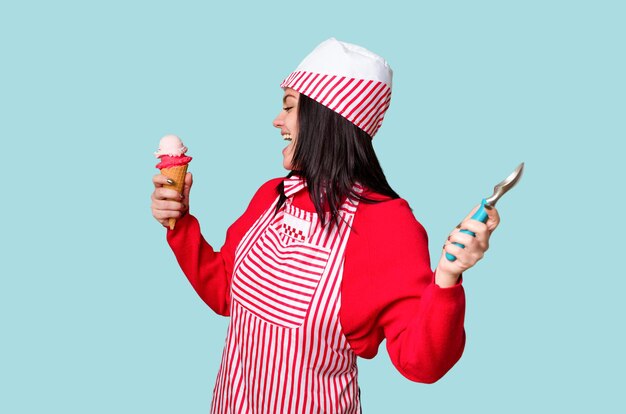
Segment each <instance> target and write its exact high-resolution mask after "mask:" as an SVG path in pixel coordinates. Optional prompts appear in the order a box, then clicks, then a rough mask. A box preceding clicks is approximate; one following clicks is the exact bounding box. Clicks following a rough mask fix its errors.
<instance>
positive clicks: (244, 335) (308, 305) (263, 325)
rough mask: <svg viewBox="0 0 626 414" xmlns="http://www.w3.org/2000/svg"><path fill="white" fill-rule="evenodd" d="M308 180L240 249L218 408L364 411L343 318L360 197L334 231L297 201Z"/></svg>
mask: <svg viewBox="0 0 626 414" xmlns="http://www.w3.org/2000/svg"><path fill="white" fill-rule="evenodd" d="M304 187H305V184H304V182H303V180H301V179H299V178H297V177H295V178H294V177H292V178H290V179H286V180H285V195H286V196H287V201H286V202H285V204H284V206H283V207H282V208H281V210H280V211H279V212H278V214H276V215H274V211H275V206H276V202H277V201H278V199H277V200H276V201H275V202H274V204H273V205H272V206H271V207H270V208H268V209H267V211H266V212H265V213H264V214H263V215H262V216H261V217H260V218H259V219H258V220H257V221H256V223H255V224H254V225H253V226H252V227H251V228H250V230H249V231H248V232H247V233H246V235H245V236H244V238H243V239H242V241H241V242H240V244H239V246H238V247H237V250H236V253H235V265H234V271H233V279H232V287H231V292H232V301H231V303H232V304H231V320H230V325H229V327H228V334H227V337H226V345H225V347H224V353H223V356H222V362H221V365H220V369H219V372H218V377H217V382H216V384H215V390H214V391H213V403H212V406H211V412H212V413H215V414H218V413H219V414H223V413H237V414H239V413H268V414H275V413H358V412H359V411H360V401H359V388H358V384H357V366H356V355H355V354H354V352H353V351H352V349H351V348H350V346H349V344H348V342H347V340H346V337H345V336H344V334H343V331H342V328H341V325H340V321H339V307H340V304H341V278H342V274H343V263H344V252H345V247H346V243H347V241H348V236H349V234H350V228H351V225H352V222H353V219H354V213H355V212H356V208H357V205H358V202H357V201H354V200H347V201H346V202H345V203H344V204H343V205H342V207H341V209H340V225H339V226H333V228H332V230H331V231H330V232H328V230H327V226H328V225H329V224H328V220H326V222H327V224H326V226H325V227H322V225H321V223H320V221H319V219H318V216H317V214H315V213H311V212H308V211H304V210H301V209H299V208H297V207H295V206H294V205H293V204H292V200H293V195H294V194H295V193H296V192H298V191H301V190H303V189H304Z"/></svg>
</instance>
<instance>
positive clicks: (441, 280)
mask: <svg viewBox="0 0 626 414" xmlns="http://www.w3.org/2000/svg"><path fill="white" fill-rule="evenodd" d="M459 277H461V275H460V274H455V273H452V272H449V271H446V270H442V269H440V268H439V267H437V269H436V270H435V284H436V285H437V286H439V287H441V288H447V287H452V286H454V285H456V284H457V283H459Z"/></svg>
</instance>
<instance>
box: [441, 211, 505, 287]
mask: <svg viewBox="0 0 626 414" xmlns="http://www.w3.org/2000/svg"><path fill="white" fill-rule="evenodd" d="M479 207H480V206H476V207H474V209H473V210H472V211H471V212H470V213H469V214H468V215H467V217H465V219H464V220H463V221H462V222H461V223H460V224H459V225H458V226H457V227H456V228H455V229H454V230H452V232H451V233H450V236H449V237H448V240H446V242H445V244H444V245H443V252H442V254H441V258H440V259H439V264H438V265H437V270H436V274H435V283H436V284H437V285H439V286H440V287H449V286H453V285H455V284H456V283H457V282H458V279H459V277H460V276H461V273H463V272H464V271H466V270H467V269H469V268H470V267H472V266H474V265H475V264H476V262H478V261H479V260H480V259H482V258H483V256H484V255H485V252H486V251H487V249H489V237H490V236H491V233H492V232H493V231H494V230H495V229H496V227H498V224H500V216H499V215H498V211H497V210H496V209H495V207H492V208H486V209H485V211H486V212H487V215H488V216H489V217H488V219H487V223H482V222H480V221H478V220H473V219H472V218H471V217H472V215H473V214H474V213H475V212H476V210H478V208H479ZM461 229H466V230H469V231H471V232H473V233H475V234H476V236H474V237H472V235H470V234H465V233H461ZM455 242H456V243H460V244H463V245H464V246H465V248H462V247H460V246H457V245H455V244H453V243H455ZM446 253H450V254H452V255H454V256H456V260H455V261H453V262H451V261H450V260H448V259H447V258H446Z"/></svg>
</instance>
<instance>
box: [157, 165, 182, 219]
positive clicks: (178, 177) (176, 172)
mask: <svg viewBox="0 0 626 414" xmlns="http://www.w3.org/2000/svg"><path fill="white" fill-rule="evenodd" d="M161 174H163V175H165V176H166V177H167V178H169V179H170V180H172V181H174V184H171V185H170V184H165V185H164V186H163V187H165V188H170V189H172V190H176V191H178V192H179V193H181V194H182V193H183V188H184V187H185V175H186V174H187V164H185V165H176V166H174V167H169V168H162V169H161ZM175 225H176V219H175V218H171V219H169V226H170V230H174V226H175Z"/></svg>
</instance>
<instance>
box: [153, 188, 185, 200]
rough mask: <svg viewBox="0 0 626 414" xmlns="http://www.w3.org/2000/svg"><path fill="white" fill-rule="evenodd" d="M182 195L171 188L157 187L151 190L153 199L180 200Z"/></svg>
mask: <svg viewBox="0 0 626 414" xmlns="http://www.w3.org/2000/svg"><path fill="white" fill-rule="evenodd" d="M182 198H183V196H182V195H181V194H180V193H179V192H178V191H176V190H172V189H171V188H164V187H159V188H156V189H155V190H154V191H153V192H152V199H153V200H181V199H182Z"/></svg>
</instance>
